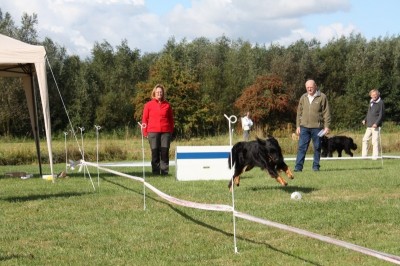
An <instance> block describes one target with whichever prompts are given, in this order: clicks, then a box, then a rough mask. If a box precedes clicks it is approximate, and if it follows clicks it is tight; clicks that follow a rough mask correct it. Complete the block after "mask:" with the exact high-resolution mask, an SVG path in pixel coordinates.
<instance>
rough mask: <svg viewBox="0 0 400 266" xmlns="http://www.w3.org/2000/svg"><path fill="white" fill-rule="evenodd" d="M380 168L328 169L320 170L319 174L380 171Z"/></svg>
mask: <svg viewBox="0 0 400 266" xmlns="http://www.w3.org/2000/svg"><path fill="white" fill-rule="evenodd" d="M382 168H383V167H382V166H374V167H362V168H329V169H321V170H320V172H335V171H370V170H380V169H382Z"/></svg>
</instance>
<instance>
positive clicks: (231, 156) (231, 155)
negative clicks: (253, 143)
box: [228, 145, 237, 169]
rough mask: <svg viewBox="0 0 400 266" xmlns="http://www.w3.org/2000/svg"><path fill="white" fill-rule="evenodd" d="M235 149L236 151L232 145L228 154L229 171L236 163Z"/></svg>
mask: <svg viewBox="0 0 400 266" xmlns="http://www.w3.org/2000/svg"><path fill="white" fill-rule="evenodd" d="M236 149H237V147H236V145H233V147H232V150H231V152H230V153H229V156H228V166H229V169H232V167H233V165H234V164H235V162H236V156H237V155H236V154H237V152H236Z"/></svg>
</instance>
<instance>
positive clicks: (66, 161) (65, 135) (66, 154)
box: [64, 132, 68, 174]
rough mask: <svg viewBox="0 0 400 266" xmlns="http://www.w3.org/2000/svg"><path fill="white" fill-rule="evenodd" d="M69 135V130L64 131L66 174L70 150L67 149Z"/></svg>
mask: <svg viewBox="0 0 400 266" xmlns="http://www.w3.org/2000/svg"><path fill="white" fill-rule="evenodd" d="M67 135H68V132H64V147H65V174H67V173H68V150H67Z"/></svg>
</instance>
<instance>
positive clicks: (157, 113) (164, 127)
mask: <svg viewBox="0 0 400 266" xmlns="http://www.w3.org/2000/svg"><path fill="white" fill-rule="evenodd" d="M142 124H146V127H144V128H143V136H145V137H147V135H148V133H149V132H152V133H153V132H154V133H157V132H170V133H171V134H172V133H173V132H174V114H173V111H172V107H171V105H170V104H169V102H167V101H161V102H159V101H158V100H156V99H152V100H151V101H149V102H147V103H146V104H145V105H144V109H143V116H142Z"/></svg>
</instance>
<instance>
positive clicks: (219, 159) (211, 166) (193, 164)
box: [175, 146, 232, 181]
mask: <svg viewBox="0 0 400 266" xmlns="http://www.w3.org/2000/svg"><path fill="white" fill-rule="evenodd" d="M230 150H231V147H230V146H177V147H176V150H175V171H176V179H177V180H179V181H194V180H230V179H231V177H232V172H231V170H230V169H229V167H228V158H229V154H230Z"/></svg>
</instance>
